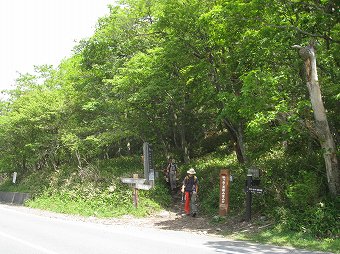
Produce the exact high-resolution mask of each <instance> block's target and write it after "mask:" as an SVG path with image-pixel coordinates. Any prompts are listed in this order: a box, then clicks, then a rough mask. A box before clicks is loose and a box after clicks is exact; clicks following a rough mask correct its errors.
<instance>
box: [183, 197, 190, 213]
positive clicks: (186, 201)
mask: <svg viewBox="0 0 340 254" xmlns="http://www.w3.org/2000/svg"><path fill="white" fill-rule="evenodd" d="M184 211H185V213H186V214H190V192H188V191H186V192H185V205H184Z"/></svg>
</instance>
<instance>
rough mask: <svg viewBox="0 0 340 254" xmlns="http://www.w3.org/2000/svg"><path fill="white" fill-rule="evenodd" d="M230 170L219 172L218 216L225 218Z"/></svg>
mask: <svg viewBox="0 0 340 254" xmlns="http://www.w3.org/2000/svg"><path fill="white" fill-rule="evenodd" d="M229 189H230V170H229V169H222V170H221V171H220V205H219V215H220V216H225V215H226V214H227V213H228V212H229Z"/></svg>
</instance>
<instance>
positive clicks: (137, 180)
mask: <svg viewBox="0 0 340 254" xmlns="http://www.w3.org/2000/svg"><path fill="white" fill-rule="evenodd" d="M145 180H146V179H144V178H121V181H122V182H123V183H131V184H143V183H145Z"/></svg>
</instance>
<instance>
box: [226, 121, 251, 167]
mask: <svg viewBox="0 0 340 254" xmlns="http://www.w3.org/2000/svg"><path fill="white" fill-rule="evenodd" d="M223 122H224V124H225V126H226V127H227V129H228V131H229V133H230V135H231V137H232V139H233V141H234V149H235V152H236V157H237V160H238V162H240V163H242V164H244V163H247V161H248V160H247V157H246V152H245V147H244V140H243V128H242V126H241V124H239V125H238V126H234V125H233V124H232V123H231V122H230V121H229V120H228V119H224V120H223Z"/></svg>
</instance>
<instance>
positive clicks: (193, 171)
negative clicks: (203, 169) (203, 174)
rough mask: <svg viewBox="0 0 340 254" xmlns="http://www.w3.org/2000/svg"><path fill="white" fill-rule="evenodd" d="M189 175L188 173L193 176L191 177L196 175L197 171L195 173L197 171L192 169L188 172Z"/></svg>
mask: <svg viewBox="0 0 340 254" xmlns="http://www.w3.org/2000/svg"><path fill="white" fill-rule="evenodd" d="M187 173H188V174H191V175H194V174H196V171H195V169H193V168H190V169H189V170H188V171H187Z"/></svg>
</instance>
